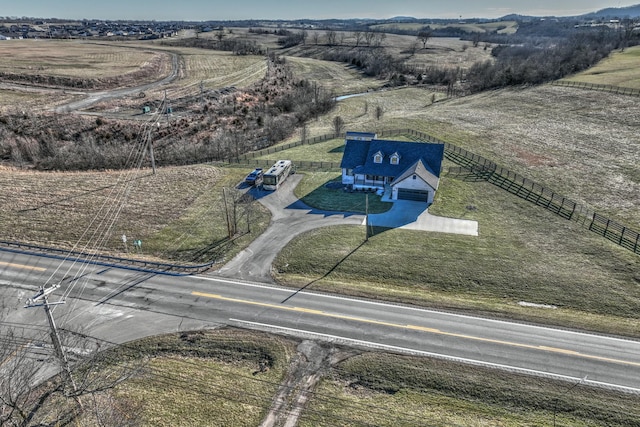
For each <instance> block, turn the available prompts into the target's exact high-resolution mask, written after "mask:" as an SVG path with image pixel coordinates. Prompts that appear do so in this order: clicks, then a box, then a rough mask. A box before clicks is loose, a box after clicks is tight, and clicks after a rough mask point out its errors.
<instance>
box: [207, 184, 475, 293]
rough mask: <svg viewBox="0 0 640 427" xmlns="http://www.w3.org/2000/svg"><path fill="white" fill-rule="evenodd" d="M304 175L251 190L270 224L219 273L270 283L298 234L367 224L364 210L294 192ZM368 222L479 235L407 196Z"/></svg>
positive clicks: (467, 225)
mask: <svg viewBox="0 0 640 427" xmlns="http://www.w3.org/2000/svg"><path fill="white" fill-rule="evenodd" d="M301 179H302V175H299V174H294V175H292V176H290V177H289V178H288V179H287V180H286V181H285V182H284V184H283V185H282V186H281V187H280V188H279V189H278V190H277V191H263V190H258V189H255V188H252V189H250V190H249V191H250V192H252V193H253V195H254V196H255V197H256V199H258V200H259V201H260V203H262V204H263V205H264V206H266V207H267V208H268V209H269V210H270V211H271V214H272V217H271V224H269V227H268V228H267V229H266V230H265V232H264V233H262V234H261V235H260V236H259V237H258V238H257V239H255V240H254V241H253V242H252V243H251V244H250V245H249V246H248V247H247V248H246V249H245V250H243V251H242V252H240V253H239V254H238V255H236V257H235V258H233V259H232V260H231V261H229V262H228V263H226V264H225V265H224V266H223V267H222V268H220V269H219V270H217V271H216V272H215V274H216V275H218V276H223V277H229V278H236V279H243V280H249V281H254V282H266V283H271V282H273V279H272V277H271V265H272V264H273V261H274V259H275V257H276V255H277V254H278V252H280V250H281V249H282V248H283V247H285V246H286V245H287V243H289V242H290V241H291V239H293V238H294V237H295V236H297V235H299V234H301V233H304V232H306V231H309V230H312V229H315V228H319V227H326V226H330V225H339V224H352V225H364V224H365V222H366V218H365V216H364V215H362V214H350V213H345V212H331V211H323V210H319V209H314V208H311V207H309V206H307V205H305V204H304V203H302V202H301V201H300V200H298V199H297V198H296V197H295V195H294V193H293V189H294V188H295V187H296V185H298V183H299V182H300V180H301ZM369 223H370V224H372V225H374V226H382V227H390V228H404V229H408V230H422V231H432V232H441V233H454V234H465V235H469V236H477V235H478V223H477V222H476V221H468V220H461V219H453V218H442V217H437V216H434V215H431V214H429V212H427V205H426V204H425V203H421V202H410V201H404V200H400V201H395V202H394V204H393V207H392V208H391V209H390V210H389V211H387V212H385V213H381V214H372V215H369Z"/></svg>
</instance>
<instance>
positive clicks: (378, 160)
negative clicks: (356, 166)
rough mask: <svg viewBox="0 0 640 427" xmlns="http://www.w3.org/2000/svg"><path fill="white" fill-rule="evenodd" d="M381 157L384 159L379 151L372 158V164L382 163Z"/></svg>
mask: <svg viewBox="0 0 640 427" xmlns="http://www.w3.org/2000/svg"><path fill="white" fill-rule="evenodd" d="M382 157H384V156H383V155H382V153H381V152H380V151H378V152H377V153H376V154H375V155H374V156H373V162H374V163H382Z"/></svg>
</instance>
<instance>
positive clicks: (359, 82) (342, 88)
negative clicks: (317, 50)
mask: <svg viewBox="0 0 640 427" xmlns="http://www.w3.org/2000/svg"><path fill="white" fill-rule="evenodd" d="M287 60H288V61H289V63H290V64H292V65H293V72H294V74H295V75H296V77H299V78H304V79H307V80H310V81H314V82H317V83H319V84H321V85H322V87H323V88H325V89H326V90H329V91H331V92H333V93H334V94H335V95H336V96H340V95H348V94H353V93H362V92H367V91H368V90H374V89H379V88H380V87H381V86H382V85H383V84H384V81H382V80H377V79H367V78H364V77H363V75H362V73H361V72H359V71H358V70H357V69H355V68H354V67H351V66H349V65H346V64H343V63H340V62H330V61H321V60H318V59H313V58H301V57H295V56H288V57H287Z"/></svg>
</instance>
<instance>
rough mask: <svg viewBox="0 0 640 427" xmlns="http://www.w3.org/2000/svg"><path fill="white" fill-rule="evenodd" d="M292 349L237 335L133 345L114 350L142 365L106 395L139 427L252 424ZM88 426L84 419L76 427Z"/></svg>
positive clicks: (276, 340)
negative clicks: (140, 359)
mask: <svg viewBox="0 0 640 427" xmlns="http://www.w3.org/2000/svg"><path fill="white" fill-rule="evenodd" d="M294 346H295V343H294V342H293V341H288V340H286V339H284V338H281V337H277V336H269V335H266V334H262V333H253V332H248V331H239V330H214V331H208V332H192V333H183V334H180V335H169V336H161V337H156V338H149V339H145V340H141V341H137V342H134V343H130V344H128V345H127V346H126V347H125V348H124V349H120V350H119V351H120V352H122V351H126V352H127V353H130V352H133V353H138V352H139V353H141V356H142V357H145V358H147V359H148V362H147V363H146V364H145V365H144V368H143V370H142V372H141V373H140V374H139V375H136V376H135V377H133V378H132V379H130V380H128V381H127V382H125V383H123V384H121V385H119V386H118V387H117V388H116V389H115V390H113V391H111V392H110V394H111V396H112V397H113V398H114V399H115V402H116V404H117V405H121V406H122V407H129V408H135V409H134V410H135V416H136V417H138V421H139V422H140V424H139V425H143V426H225V427H227V426H247V425H258V424H259V423H260V421H261V420H262V419H263V418H264V416H265V414H266V413H267V411H268V410H269V408H270V407H271V404H272V399H273V396H274V395H275V392H276V390H277V388H278V386H279V384H280V382H281V381H282V379H283V377H284V375H285V373H286V370H287V368H288V366H289V362H290V358H291V356H292V355H293V353H294V352H295V347H294ZM261 366H263V367H264V368H262V369H261ZM265 368H266V369H265ZM92 421H93V420H92V419H90V416H88V417H87V419H85V420H83V423H84V424H83V425H95V424H91V422H92ZM136 425H138V424H136Z"/></svg>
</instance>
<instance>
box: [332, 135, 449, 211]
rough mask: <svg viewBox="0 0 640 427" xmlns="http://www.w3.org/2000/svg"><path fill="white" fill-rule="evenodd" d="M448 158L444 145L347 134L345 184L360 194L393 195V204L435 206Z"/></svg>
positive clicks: (343, 164) (344, 166) (343, 175)
mask: <svg viewBox="0 0 640 427" xmlns="http://www.w3.org/2000/svg"><path fill="white" fill-rule="evenodd" d="M443 157H444V145H443V144H431V143H425V142H405V141H386V140H379V139H376V134H374V133H367V132H347V135H346V141H345V148H344V154H343V156H342V163H341V165H340V167H341V168H342V183H343V184H344V185H347V186H350V187H351V188H354V189H356V190H359V189H365V190H370V189H371V190H383V191H391V193H390V194H391V199H393V200H416V201H423V202H427V203H433V198H434V195H435V192H436V190H437V189H438V183H439V180H440V169H441V167H442V159H443Z"/></svg>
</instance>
